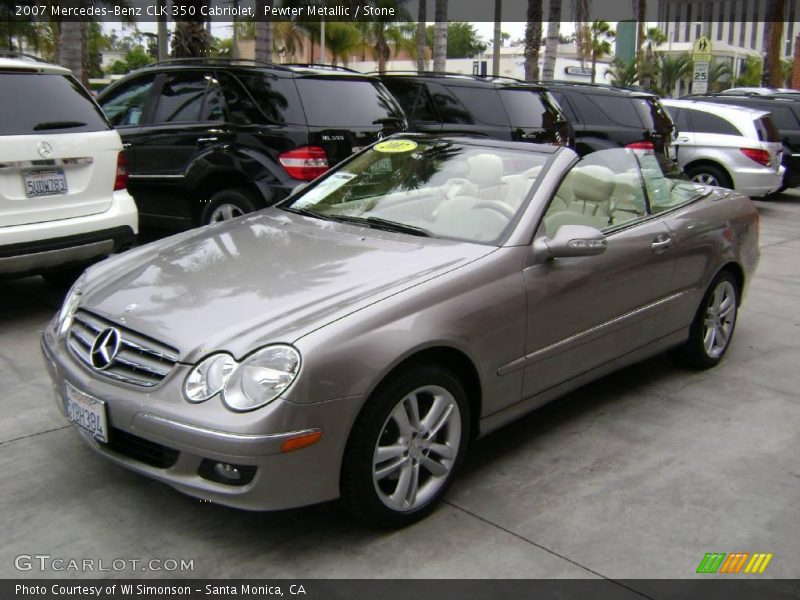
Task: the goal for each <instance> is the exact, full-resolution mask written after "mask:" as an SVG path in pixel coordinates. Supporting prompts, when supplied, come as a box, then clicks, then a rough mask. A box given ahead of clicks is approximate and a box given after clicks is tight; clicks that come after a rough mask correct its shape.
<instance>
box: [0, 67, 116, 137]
mask: <svg viewBox="0 0 800 600" xmlns="http://www.w3.org/2000/svg"><path fill="white" fill-rule="evenodd" d="M0 98H2V101H0V135H31V134H33V133H48V134H52V133H78V132H85V131H106V130H108V129H110V127H109V125H108V123H107V122H106V120H105V118H104V117H103V114H102V113H101V112H100V110H99V109H98V108H97V106H95V104H94V102H92V100H91V98H90V97H89V95H88V94H87V93H86V91H84V89H83V88H82V87H81V86H80V84H79V83H78V82H77V81H75V80H74V79H72V78H71V77H65V76H64V75H59V74H40V73H30V72H14V71H11V72H9V71H4V72H0Z"/></svg>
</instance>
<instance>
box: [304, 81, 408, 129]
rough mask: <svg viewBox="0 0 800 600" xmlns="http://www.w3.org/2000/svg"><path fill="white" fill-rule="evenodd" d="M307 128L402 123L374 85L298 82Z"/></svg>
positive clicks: (396, 109)
mask: <svg viewBox="0 0 800 600" xmlns="http://www.w3.org/2000/svg"><path fill="white" fill-rule="evenodd" d="M296 81H297V89H298V90H299V92H300V97H301V98H302V102H303V108H304V109H305V111H306V118H307V119H308V124H309V125H310V126H312V127H329V128H334V127H358V126H362V127H363V126H365V125H382V124H385V123H386V122H387V119H389V120H390V121H400V122H403V121H404V118H403V113H402V111H401V110H400V107H399V106H398V105H397V102H396V101H395V100H394V98H392V97H391V96H390V95H389V94H388V93H387V92H386V91H384V90H383V89H381V88H379V87H378V86H377V85H376V84H375V82H372V81H364V80H360V79H349V78H331V79H325V78H308V77H300V78H298V79H297V80H296Z"/></svg>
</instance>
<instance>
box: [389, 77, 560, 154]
mask: <svg viewBox="0 0 800 600" xmlns="http://www.w3.org/2000/svg"><path fill="white" fill-rule="evenodd" d="M381 81H382V82H383V84H384V85H385V86H386V87H387V88H388V89H389V91H390V92H391V93H392V94H393V95H394V97H395V98H396V99H397V101H398V102H399V103H400V105H401V106H402V107H403V110H404V111H405V113H406V116H407V118H408V123H409V129H410V130H411V131H417V132H420V133H436V134H448V135H474V136H479V137H487V138H492V139H497V140H508V141H517V142H536V143H541V144H556V145H559V146H574V135H573V134H572V132H571V129H570V126H569V122H568V121H567V118H566V116H564V113H563V112H562V110H561V108H560V107H559V105H558V102H556V101H555V99H554V98H553V97H552V96H551V95H550V94H549V93H548V92H547V90H546V89H545V88H544V87H542V86H540V85H535V84H530V83H525V82H523V81H518V80H514V79H508V78H499V79H487V78H486V77H479V76H473V75H457V74H446V73H416V72H391V71H390V72H387V73H384V74H382V75H381Z"/></svg>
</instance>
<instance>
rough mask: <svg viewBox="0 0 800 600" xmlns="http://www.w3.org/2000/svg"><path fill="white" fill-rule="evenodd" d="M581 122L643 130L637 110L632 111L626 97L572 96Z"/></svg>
mask: <svg viewBox="0 0 800 600" xmlns="http://www.w3.org/2000/svg"><path fill="white" fill-rule="evenodd" d="M570 99H571V100H572V101H573V102H574V103H575V106H576V107H577V109H578V112H580V113H581V120H582V121H583V122H584V123H586V124H587V125H605V126H608V125H618V126H622V127H635V128H637V129H641V128H642V121H641V120H640V119H639V117H638V115H637V112H636V110H631V108H632V105H631V101H630V100H629V99H628V98H626V97H624V96H611V95H600V94H571V95H570Z"/></svg>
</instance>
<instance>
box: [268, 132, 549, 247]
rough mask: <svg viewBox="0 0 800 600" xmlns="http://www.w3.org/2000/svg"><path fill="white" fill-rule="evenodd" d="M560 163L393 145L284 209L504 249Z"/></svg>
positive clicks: (483, 149)
mask: <svg viewBox="0 0 800 600" xmlns="http://www.w3.org/2000/svg"><path fill="white" fill-rule="evenodd" d="M551 156H552V155H551V154H549V153H544V152H542V153H537V152H528V151H520V150H507V149H501V148H492V147H487V146H478V145H474V146H473V145H471V144H465V143H461V144H459V143H453V142H450V141H445V140H412V139H390V140H385V141H383V142H379V143H378V144H376V145H375V146H373V147H372V148H371V149H370V150H368V151H366V152H364V153H363V154H361V155H359V156H357V157H355V158H354V159H353V160H351V161H350V162H348V163H347V164H346V165H343V166H342V167H341V168H339V169H336V170H334V171H333V172H332V173H331V174H330V175H328V176H327V177H325V178H324V179H322V180H320V181H319V182H318V183H317V184H316V185H314V187H312V188H309V189H308V190H307V191H305V192H303V193H301V195H299V196H298V197H296V198H292V199H291V200H290V201H288V202H287V203H284V204H283V205H282V208H284V209H285V210H290V211H294V212H301V213H303V214H306V215H309V216H317V217H319V218H327V219H333V220H339V221H346V222H352V223H356V224H360V225H364V226H367V227H374V228H377V229H390V230H395V231H401V232H403V233H409V234H414V235H423V236H429V237H442V238H451V239H458V240H463V241H467V242H476V243H483V244H492V245H496V244H498V242H499V241H500V240H501V239H503V238H504V237H505V235H506V234H507V231H508V230H509V229H510V227H511V224H512V223H513V222H515V220H516V218H517V216H518V215H519V214H520V213H521V211H522V210H523V208H524V206H525V204H526V202H525V201H526V199H527V197H528V195H529V194H528V193H529V191H530V190H531V188H532V186H533V184H534V183H535V181H536V179H537V178H538V177H539V175H540V173H541V172H542V171H543V170H544V166H545V163H547V161H548V159H549V158H550V157H551Z"/></svg>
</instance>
